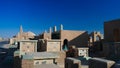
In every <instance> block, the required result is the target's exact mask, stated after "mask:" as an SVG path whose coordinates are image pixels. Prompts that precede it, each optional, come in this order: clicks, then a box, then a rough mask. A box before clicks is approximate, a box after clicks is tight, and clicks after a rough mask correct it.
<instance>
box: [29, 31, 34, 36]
mask: <svg viewBox="0 0 120 68" xmlns="http://www.w3.org/2000/svg"><path fill="white" fill-rule="evenodd" d="M27 34H28V35H29V36H35V34H34V33H33V32H31V31H28V32H27Z"/></svg>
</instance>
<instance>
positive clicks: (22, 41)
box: [18, 40, 38, 42]
mask: <svg viewBox="0 0 120 68" xmlns="http://www.w3.org/2000/svg"><path fill="white" fill-rule="evenodd" d="M37 41H38V40H18V42H37Z"/></svg>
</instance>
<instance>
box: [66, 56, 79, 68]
mask: <svg viewBox="0 0 120 68" xmlns="http://www.w3.org/2000/svg"><path fill="white" fill-rule="evenodd" d="M65 68H81V61H80V60H78V59H74V58H70V57H68V58H66V59H65Z"/></svg>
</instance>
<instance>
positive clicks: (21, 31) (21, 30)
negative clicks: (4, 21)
mask: <svg viewBox="0 0 120 68" xmlns="http://www.w3.org/2000/svg"><path fill="white" fill-rule="evenodd" d="M22 33H23V29H22V25H21V26H20V34H22Z"/></svg>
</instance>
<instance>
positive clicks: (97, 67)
mask: <svg viewBox="0 0 120 68" xmlns="http://www.w3.org/2000/svg"><path fill="white" fill-rule="evenodd" d="M114 64H115V62H114V61H110V60H106V59H100V58H91V59H89V68H113V65H114Z"/></svg>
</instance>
